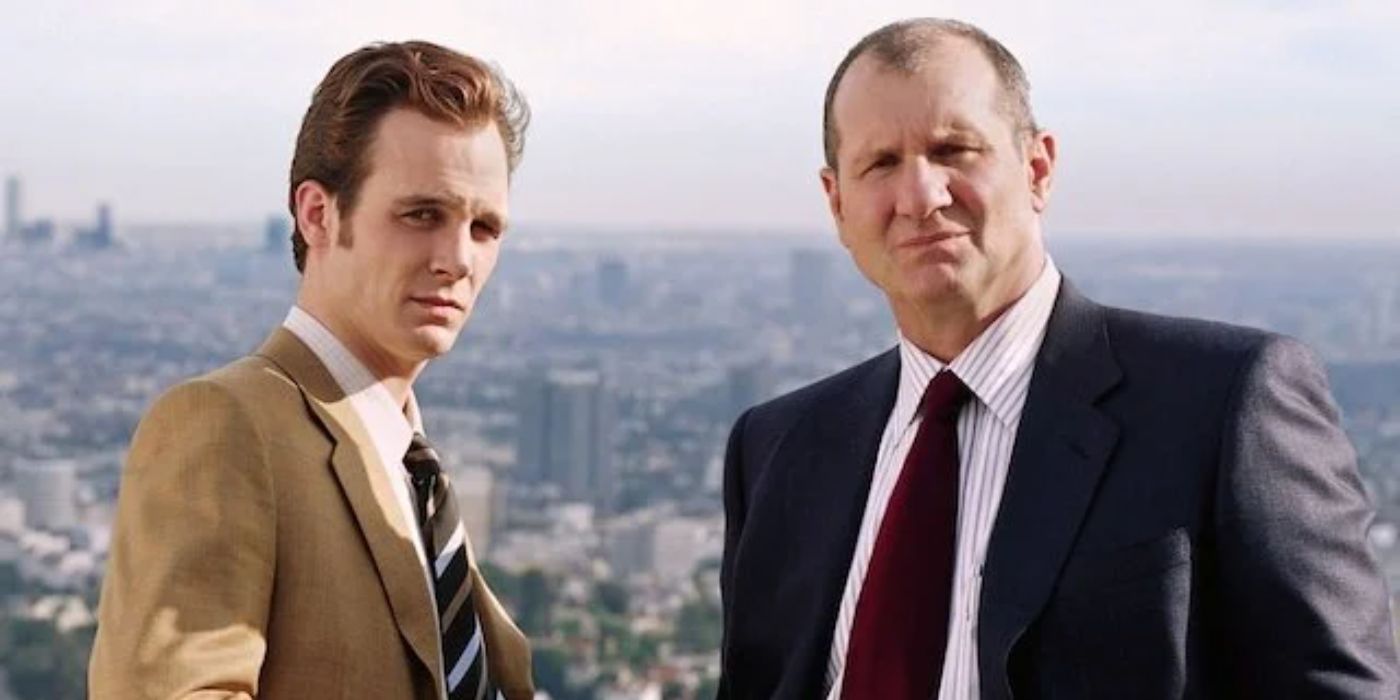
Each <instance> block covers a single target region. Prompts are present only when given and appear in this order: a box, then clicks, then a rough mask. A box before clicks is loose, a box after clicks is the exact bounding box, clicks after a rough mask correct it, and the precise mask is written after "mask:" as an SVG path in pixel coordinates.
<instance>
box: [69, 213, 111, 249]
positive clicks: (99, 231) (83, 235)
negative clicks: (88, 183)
mask: <svg viewBox="0 0 1400 700" xmlns="http://www.w3.org/2000/svg"><path fill="white" fill-rule="evenodd" d="M73 247H74V248H77V249H79V250H88V251H99V250H111V249H113V248H116V247H117V238H116V234H115V233H114V232H113V227H112V205H110V204H107V203H106V202H103V203H101V204H98V205H97V223H96V225H94V226H93V227H92V228H86V229H78V231H77V233H75V234H74V236H73Z"/></svg>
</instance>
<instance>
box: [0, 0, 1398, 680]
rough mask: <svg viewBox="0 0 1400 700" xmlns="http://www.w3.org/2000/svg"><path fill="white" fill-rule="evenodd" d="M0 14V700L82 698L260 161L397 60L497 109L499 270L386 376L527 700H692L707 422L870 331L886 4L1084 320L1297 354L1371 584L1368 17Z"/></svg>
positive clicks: (715, 434)
mask: <svg viewBox="0 0 1400 700" xmlns="http://www.w3.org/2000/svg"><path fill="white" fill-rule="evenodd" d="M853 5H854V4H852V3H823V2H814V1H813V0H806V1H804V2H796V1H789V0H781V1H773V2H763V3H741V2H731V1H730V0H709V1H705V2H701V1H699V0H678V1H676V2H667V3H643V2H620V1H609V0H595V1H593V2H572V3H570V2H556V1H549V0H539V1H536V2H531V3H528V5H527V4H525V3H511V4H507V3H484V2H435V3H429V2H407V3H402V4H400V5H399V6H396V7H395V8H393V9H389V8H388V7H385V6H381V5H380V4H376V3H367V2H364V3H360V2H349V3H347V2H328V1H325V2H323V1H321V0H310V1H304V2H301V3H298V4H297V5H296V6H294V7H289V6H286V5H285V4H283V3H274V2H270V1H249V2H238V3H234V2H230V3H223V4H220V5H218V6H213V5H209V4H199V5H196V4H192V3H181V2H173V1H159V0H130V1H128V2H123V3H120V4H117V3H110V4H106V3H78V2H64V1H59V2H50V3H45V4H43V5H42V6H38V5H35V4H32V3H19V2H12V1H11V0H0V17H3V18H4V21H3V22H0V65H3V70H0V180H3V200H0V215H3V218H2V219H0V226H3V230H0V700H5V699H8V698H18V699H23V700H41V699H42V700H51V699H65V698H80V697H83V696H84V679H83V675H84V670H85V667H86V661H87V652H88V649H89V647H90V644H91V638H92V629H93V627H92V625H93V614H94V611H95V605H96V599H97V589H98V586H99V584H100V581H101V576H102V571H103V565H104V561H105V557H106V551H107V545H108V541H109V538H110V526H111V514H112V509H113V505H114V501H115V498H116V493H117V485H118V481H119V476H120V470H121V465H122V461H123V457H124V452H125V449H126V446H127V441H128V440H129V438H130V436H131V432H132V430H133V428H134V427H135V424H136V422H137V420H138V419H139V417H140V415H141V413H142V412H143V410H144V409H145V407H146V406H148V405H149V403H150V402H151V400H152V399H153V398H154V397H155V396H156V395H157V394H158V393H159V392H160V391H162V390H163V389H165V388H167V387H169V386H170V385H172V384H173V383H175V382H177V381H179V380H180V379H183V378H185V377H189V376H191V375H194V374H198V373H202V372H205V371H208V370H210V369H212V368H214V367H217V366H219V365H221V364H223V363H225V362H228V361H230V360H232V359H234V358H236V357H238V356H240V355H242V354H244V353H246V352H248V351H250V350H252V349H253V348H254V347H256V345H257V344H258V343H259V342H260V341H261V340H262V339H263V338H264V337H265V336H266V334H267V333H268V332H269V331H270V330H271V329H272V328H273V327H275V326H276V325H277V324H278V323H280V321H281V319H282V318H283V316H284V315H285V314H286V311H287V309H288V307H289V305H290V303H291V300H292V298H293V295H294V292H295V288H296V281H297V277H296V273H295V270H294V268H293V266H292V262H291V253H290V249H289V245H288V235H289V234H290V218H289V216H288V213H287V211H286V205H285V202H286V190H287V182H286V177H287V170H288V167H289V162H290V157H291V149H292V141H293V138H294V136H295V133H296V129H297V126H298V124H299V121H300V118H301V113H302V111H303V110H304V109H305V107H306V104H307V102H308V100H309V96H310V92H311V90H312V88H313V87H314V86H315V84H316V83H317V82H318V81H319V80H320V78H321V77H322V75H323V74H324V72H325V70H326V69H327V68H328V67H329V66H330V64H331V63H332V62H333V61H334V60H335V59H336V58H338V57H339V56H340V55H342V54H344V53H346V52H348V51H350V50H352V49H354V48H357V47H359V46H361V45H363V44H365V43H368V42H370V41H374V40H382V39H390V40H397V39H407V38H424V39H429V40H434V41H438V42H440V43H443V44H446V45H448V46H451V47H453V48H457V49H460V50H464V51H467V52H469V53H473V54H475V55H479V56H483V57H486V58H489V59H491V60H493V61H495V62H497V63H498V64H499V65H500V67H501V68H502V69H503V70H504V72H505V73H506V74H507V75H509V76H510V77H511V78H512V79H513V80H514V81H515V82H516V83H517V84H518V85H519V87H520V88H521V89H522V90H523V92H524V93H525V94H526V95H527V97H528V98H529V100H530V102H531V104H532V106H533V108H534V117H535V118H534V123H533V125H532V127H531V131H530V132H529V135H528V141H527V147H526V155H525V159H524V163H523V165H522V166H521V169H520V171H519V172H518V174H517V177H516V180H515V183H514V186H513V191H512V201H511V209H512V218H513V219H514V220H515V221H516V224H515V225H514V227H513V230H512V231H511V233H510V234H508V235H507V237H506V243H505V248H504V251H503V253H502V258H501V265H500V267H499V268H498V269H497V272H496V276H495V277H494V278H493V279H492V281H491V282H490V284H489V285H488V287H487V289H486V292H485V295H484V298H483V299H482V301H481V303H480V304H479V305H478V307H477V311H476V314H475V316H474V317H473V319H472V321H471V323H470V326H469V328H468V329H467V331H466V332H465V333H464V334H463V336H462V338H461V339H460V340H459V342H458V345H457V348H456V349H455V350H454V351H453V353H452V354H450V355H449V356H447V357H445V358H443V359H441V360H439V361H438V362H436V363H434V364H433V365H432V366H431V367H430V368H429V370H428V372H427V373H426V374H425V376H424V378H423V380H422V381H420V382H418V385H417V392H418V397H419V400H420V402H421V403H422V405H423V410H424V413H425V419H426V422H427V430H428V433H429V434H430V435H431V436H433V439H434V442H435V443H436V444H437V445H438V446H439V451H440V452H442V453H443V456H444V459H445V461H446V463H447V464H448V465H449V468H450V469H451V470H452V471H453V472H454V476H455V479H456V484H457V486H456V488H457V491H458V494H459V497H460V498H461V500H462V506H463V511H464V513H465V514H466V517H467V519H468V524H469V527H470V529H471V534H472V539H473V542H474V543H475V545H476V550H477V552H478V553H479V554H480V555H481V556H482V558H483V560H484V562H485V566H486V567H487V568H488V569H489V570H490V571H489V572H488V576H489V577H490V578H491V580H492V581H493V583H494V584H495V586H496V587H497V588H498V589H499V592H500V593H501V594H502V595H503V597H504V598H505V599H506V601H507V603H508V604H509V606H510V607H511V608H512V609H513V610H514V612H515V614H516V617H517V619H518V620H519V621H520V622H521V624H522V626H524V627H525V629H526V631H527V632H529V633H530V635H531V636H532V638H533V639H534V640H535V644H536V649H537V652H538V653H537V658H536V662H535V665H536V669H537V675H538V681H539V683H540V685H541V687H542V688H543V689H544V690H546V691H547V692H548V694H549V695H550V696H551V697H554V698H607V699H618V700H622V699H637V700H651V699H653V698H655V699H657V700H660V699H662V698H668V699H669V698H709V697H712V696H713V693H714V690H713V689H714V679H715V676H716V673H717V670H718V652H717V649H718V641H719V633H720V622H719V613H718V611H719V602H718V584H717V574H718V559H719V555H720V549H721V541H722V535H723V525H722V517H721V508H720V498H719V489H720V482H721V471H722V469H721V461H722V457H723V449H724V441H725V437H726V435H727V432H728V429H729V427H730V425H731V424H732V422H733V420H734V418H735V417H736V416H737V415H738V413H739V412H740V411H741V410H742V409H743V408H745V407H747V406H749V405H752V404H753V403H755V402H758V401H762V400H764V399H766V398H770V397H772V396H776V395H777V394H779V393H782V392H784V391H787V390H790V389H793V388H796V387H798V386H800V385H802V384H804V383H806V382H809V381H811V380H813V379H816V378H818V377H821V376H823V375H825V374H828V373H830V372H833V371H835V370H838V369H841V368H843V367H845V366H847V365H849V364H851V363H853V362H856V361H858V360H860V359H864V358H865V357H868V356H870V355H873V354H876V353H878V352H880V351H882V350H884V349H886V348H888V347H890V346H891V345H892V344H893V342H894V337H895V336H894V327H893V323H892V320H891V319H890V317H889V314H888V312H887V310H886V307H885V302H884V300H883V298H882V297H881V296H880V295H879V294H878V293H877V292H876V291H875V290H874V289H873V288H872V287H871V286H870V285H869V284H868V283H866V282H865V281H864V280H863V279H862V278H860V277H859V275H858V274H857V273H856V272H855V270H854V268H853V266H852V264H851V262H850V260H849V257H848V256H847V255H846V253H845V251H844V250H843V249H842V248H841V247H840V246H839V244H838V243H837V242H836V239H835V236H834V232H833V229H832V226H831V223H830V221H829V218H828V215H827V213H826V207H825V202H824V200H823V198H822V196H821V190H820V186H819V184H818V180H817V176H816V173H817V169H818V167H819V166H820V161H821V148H820V125H821V101H822V95H823V91H824V90H825V86H826V81H827V80H828V78H829V76H830V73H831V71H832V70H833V69H834V67H835V65H836V63H837V62H838V61H839V60H840V58H841V57H842V55H844V53H845V51H846V49H847V48H848V47H849V46H850V45H851V44H853V43H854V42H855V41H856V40H857V39H859V38H860V36H862V35H863V34H864V33H866V32H867V31H869V30H872V29H874V28H875V27H877V26H879V25H881V24H883V23H885V22H887V21H890V20H893V19H897V18H901V17H906V16H913V15H921V14H934V15H939V16H949V17H957V18H961V19H965V20H969V21H972V22H974V23H977V24H979V25H980V26H982V27H983V28H984V29H987V30H988V31H989V32H991V33H992V34H993V35H994V36H997V37H998V38H999V39H1001V40H1002V41H1003V42H1004V43H1006V44H1007V45H1008V46H1009V47H1010V48H1011V49H1012V51H1013V52H1015V53H1016V54H1017V55H1018V56H1019V58H1020V59H1021V61H1022V63H1023V64H1024V65H1025V67H1026V69H1027V72H1028V73H1029V76H1030V79H1031V83H1032V86H1033V93H1032V100H1033V103H1034V106H1035V110H1036V116H1037V119H1038V121H1040V122H1041V123H1042V124H1044V125H1045V126H1047V127H1049V128H1050V129H1051V130H1053V131H1054V132H1056V133H1057V134H1058V136H1059V144H1060V168H1059V170H1058V177H1057V187H1056V192H1055V197H1054V200H1053V202H1052V205H1051V214H1050V217H1049V220H1048V233H1047V235H1048V237H1049V246H1050V250H1051V253H1052V255H1053V256H1054V257H1055V259H1056V262H1057V263H1058V264H1059V265H1060V267H1061V269H1062V270H1064V271H1065V273H1066V274H1067V276H1069V277H1070V278H1071V279H1073V280H1074V281H1075V282H1076V283H1077V284H1078V285H1079V286H1080V287H1081V288H1082V289H1084V290H1085V291H1086V292H1088V293H1089V294H1090V295H1091V296H1093V297H1095V298H1096V299H1098V300H1100V301H1103V302H1106V303H1111V304H1118V305H1126V306H1134V307H1138V308H1144V309H1148V310H1153V311H1157V312H1162V313H1170V314H1181V315H1193V316H1202V317H1206V318H1212V319H1218V320H1224V321H1230V322H1236V323H1244V324H1249V325H1254V326H1259V327H1264V328H1268V329H1271V330H1275V331H1279V332H1283V333H1287V334H1290V335H1293V336H1296V337H1299V338H1301V339H1303V340H1304V341H1306V342H1307V343H1309V344H1310V345H1311V346H1312V347H1313V348H1314V349H1316V350H1317V351H1318V353H1319V354H1320V355H1321V356H1322V358H1323V359H1324V360H1325V361H1326V363H1327V365H1328V368H1329V371H1330V373H1331V378H1332V382H1333V388H1334V391H1335V393H1336V397H1337V399H1338V402H1339V403H1340V405H1341V408H1342V412H1343V417H1344V422H1345V427H1346V429H1347V431H1348V433H1349V434H1350V436H1351V438H1352V441H1353V443H1354V444H1355V445H1356V448H1357V452H1358V455H1359V461H1360V467H1361V471H1362V474H1363V476H1364V478H1365V481H1366V487H1367V489H1368V493H1369V494H1370V496H1371V498H1372V499H1373V501H1374V502H1375V505H1376V508H1377V511H1378V514H1379V517H1378V518H1377V520H1376V523H1375V524H1374V526H1373V528H1372V530H1371V533H1370V538H1371V543H1372V545H1373V546H1374V548H1375V551H1376V552H1377V554H1378V555H1379V556H1380V557H1381V558H1382V560H1383V562H1384V564H1385V566H1386V570H1387V575H1388V576H1389V578H1390V581H1391V585H1392V590H1400V542H1398V541H1397V540H1400V530H1398V529H1397V527H1400V185H1397V184H1396V179H1395V178H1394V176H1393V172H1394V164H1395V163H1397V162H1400V130H1397V129H1396V128H1395V127H1396V125H1397V124H1400V91H1397V90H1395V89H1394V85H1393V84H1391V83H1393V77H1394V76H1396V75H1400V46H1397V45H1396V44H1395V43H1394V42H1393V41H1391V39H1392V38H1393V37H1394V36H1397V35H1400V5H1397V4H1396V3H1394V2H1393V0H1350V1H1348V0H1342V1H1336V0H1332V1H1321V0H1319V1H1316V2H1313V1H1309V0H1283V1H1276V2H1267V1H1265V0H1210V1H1209V2H1208V1H1207V0H1181V1H1179V2H1175V3H1145V2H1121V3H1113V4H1111V5H1108V6H1104V5H1102V4H1101V3H1092V2H1089V1H1088V0H1072V1H1062V2H1055V3H1049V2H1045V3H1025V2H1018V3H1012V2H987V1H983V2H976V3H973V2H927V1H925V2H885V3H860V4H859V6H853Z"/></svg>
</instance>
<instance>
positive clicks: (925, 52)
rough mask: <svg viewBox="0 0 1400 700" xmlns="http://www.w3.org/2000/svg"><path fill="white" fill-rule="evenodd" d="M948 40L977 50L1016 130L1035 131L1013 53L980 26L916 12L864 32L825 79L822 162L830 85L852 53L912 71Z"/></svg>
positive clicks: (832, 164)
mask: <svg viewBox="0 0 1400 700" xmlns="http://www.w3.org/2000/svg"><path fill="white" fill-rule="evenodd" d="M948 42H965V43H967V44H968V47H969V48H973V49H976V50H980V51H981V53H982V55H983V56H985V57H986V59H987V61H988V62H989V63H991V65H992V68H993V69H994V70H995V71H996V74H997V79H998V81H999V82H1000V84H1001V89H1002V99H1001V105H1000V106H1001V108H1002V111H1003V113H1004V114H1005V115H1006V117H1007V119H1008V120H1010V121H1011V124H1012V126H1013V127H1014V128H1015V130H1016V131H1017V132H1018V133H1035V132H1036V131H1038V130H1039V127H1038V126H1036V123H1035V117H1034V116H1033V115H1032V114H1031V106H1030V83H1029V82H1027V80H1026V73H1025V71H1024V70H1022V69H1021V64H1020V63H1019V62H1017V61H1016V57H1015V56H1013V55H1012V54H1011V52H1010V51H1008V50H1007V48H1006V47H1005V46H1003V45H1002V44H1001V42H999V41H997V40H996V39H993V38H992V37H991V36H989V35H988V34H987V33H986V32H984V31H982V30H981V29H978V28H977V27H974V26H972V25H970V24H967V23H965V22H958V21H956V20H949V19H932V18H919V19H908V20H903V21H899V22H894V23H892V24H887V25H885V26H883V27H881V28H879V29H876V30H875V31H873V32H871V33H869V34H867V35H865V37H864V38H862V39H861V40H860V41H858V42H856V45H855V46H853V47H851V50H850V51H849V52H847V53H846V57H845V58H843V59H842V60H841V64H840V65H838V66H837V67H836V72H835V73H834V74H833V75H832V76H831V82H830V83H829V84H827V87H826V101H825V104H824V105H823V107H822V145H823V147H824V150H825V152H826V165H827V167H829V168H831V169H832V170H835V169H836V150H837V147H838V146H839V145H840V134H839V132H838V131H837V124H836V119H835V113H834V107H833V105H834V104H835V102H836V91H837V90H838V89H839V88H840V86H841V80H842V78H844V77H845V75H846V71H847V70H848V69H849V68H850V67H851V64H852V63H854V62H855V60H856V59H857V58H860V57H861V56H864V55H867V54H868V55H869V56H870V57H871V58H872V59H873V60H875V61H878V62H879V64H880V65H881V66H882V67H885V68H888V69H890V70H895V71H899V72H901V73H904V74H906V75H912V74H913V73H914V72H915V71H917V70H918V68H919V66H920V65H921V64H922V62H923V61H924V60H926V59H927V58H928V57H929V55H930V54H931V53H932V50H933V49H934V48H935V47H938V46H942V45H946V44H947V43H948Z"/></svg>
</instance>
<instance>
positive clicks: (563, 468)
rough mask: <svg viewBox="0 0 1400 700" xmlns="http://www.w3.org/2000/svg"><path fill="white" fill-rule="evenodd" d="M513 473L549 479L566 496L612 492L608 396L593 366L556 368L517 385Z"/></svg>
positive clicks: (601, 497) (597, 498)
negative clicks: (586, 367) (573, 368)
mask: <svg viewBox="0 0 1400 700" xmlns="http://www.w3.org/2000/svg"><path fill="white" fill-rule="evenodd" d="M518 406H519V416H520V419H519V425H518V432H517V434H516V443H517V451H516V454H517V465H516V467H517V474H518V475H519V477H520V478H522V479H523V480H524V481H527V482H532V483H544V484H552V485H554V486H555V487H557V488H558V489H559V492H560V495H561V496H562V497H563V498H564V499H566V500H574V501H590V502H593V503H599V504H605V503H606V502H607V501H608V499H609V498H610V497H611V495H612V490H613V470H612V462H613V460H612V446H611V438H612V428H613V413H614V411H613V405H612V397H611V394H610V392H609V391H608V388H607V385H606V384H605V383H604V382H603V378H602V375H601V374H600V373H599V372H596V371H581V370H568V371H565V370H556V371H552V372H546V373H544V374H543V375H539V374H535V375H531V376H529V377H527V378H526V379H525V380H524V381H522V382H521V384H520V386H519V395H518Z"/></svg>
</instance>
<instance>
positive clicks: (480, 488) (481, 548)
mask: <svg viewBox="0 0 1400 700" xmlns="http://www.w3.org/2000/svg"><path fill="white" fill-rule="evenodd" d="M452 492H453V494H455V495H456V496H457V510H458V512H460V513H461V515H462V522H463V524H465V525H466V526H467V536H469V537H470V538H471V541H472V548H473V549H474V550H475V554H476V555H477V556H478V557H482V556H485V555H486V553H487V552H489V551H490V550H491V530H492V525H493V522H492V520H493V518H492V515H493V513H494V512H495V505H496V480H495V476H494V475H493V474H492V473H491V470H490V469H485V468H482V467H467V468H464V469H455V470H453V473H452Z"/></svg>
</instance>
